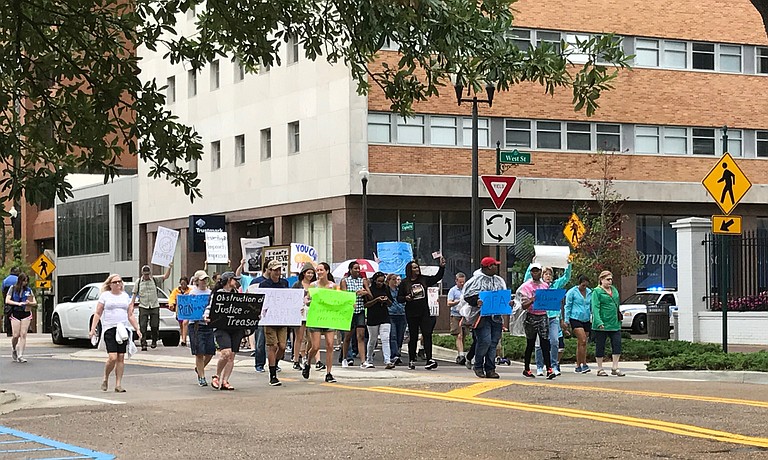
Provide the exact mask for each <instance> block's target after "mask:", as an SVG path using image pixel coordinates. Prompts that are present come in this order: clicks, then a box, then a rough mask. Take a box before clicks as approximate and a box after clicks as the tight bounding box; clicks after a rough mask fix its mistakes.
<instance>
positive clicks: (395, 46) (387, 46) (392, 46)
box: [381, 37, 400, 51]
mask: <svg viewBox="0 0 768 460" xmlns="http://www.w3.org/2000/svg"><path fill="white" fill-rule="evenodd" d="M381 49H382V51H397V50H399V49H400V44H399V43H397V42H396V41H394V40H392V39H391V38H389V37H387V39H386V40H384V45H382V46H381Z"/></svg>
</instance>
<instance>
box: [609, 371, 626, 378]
mask: <svg viewBox="0 0 768 460" xmlns="http://www.w3.org/2000/svg"><path fill="white" fill-rule="evenodd" d="M611 375H615V376H616V377H624V376H625V375H626V374H624V373H623V372H621V371H620V370H618V369H611Z"/></svg>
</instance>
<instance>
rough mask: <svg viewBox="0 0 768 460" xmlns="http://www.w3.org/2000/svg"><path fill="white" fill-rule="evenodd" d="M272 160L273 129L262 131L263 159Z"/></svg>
mask: <svg viewBox="0 0 768 460" xmlns="http://www.w3.org/2000/svg"><path fill="white" fill-rule="evenodd" d="M270 158H272V129H271V128H266V129H262V130H261V159H262V160H269V159H270Z"/></svg>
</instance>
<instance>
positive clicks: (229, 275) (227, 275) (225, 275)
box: [221, 272, 240, 283]
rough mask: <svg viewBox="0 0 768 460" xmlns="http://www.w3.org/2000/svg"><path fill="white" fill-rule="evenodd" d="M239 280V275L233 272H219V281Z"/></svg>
mask: <svg viewBox="0 0 768 460" xmlns="http://www.w3.org/2000/svg"><path fill="white" fill-rule="evenodd" d="M232 279H234V280H239V279H240V277H239V276H235V272H224V273H222V274H221V281H222V282H224V283H227V282H229V280H232Z"/></svg>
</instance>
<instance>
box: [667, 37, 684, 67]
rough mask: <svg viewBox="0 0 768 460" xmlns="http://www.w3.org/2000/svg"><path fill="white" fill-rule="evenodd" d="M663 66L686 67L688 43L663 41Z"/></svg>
mask: <svg viewBox="0 0 768 460" xmlns="http://www.w3.org/2000/svg"><path fill="white" fill-rule="evenodd" d="M664 67H665V68H668V69H685V68H687V67H688V43H686V42H675V41H669V40H665V41H664Z"/></svg>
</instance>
